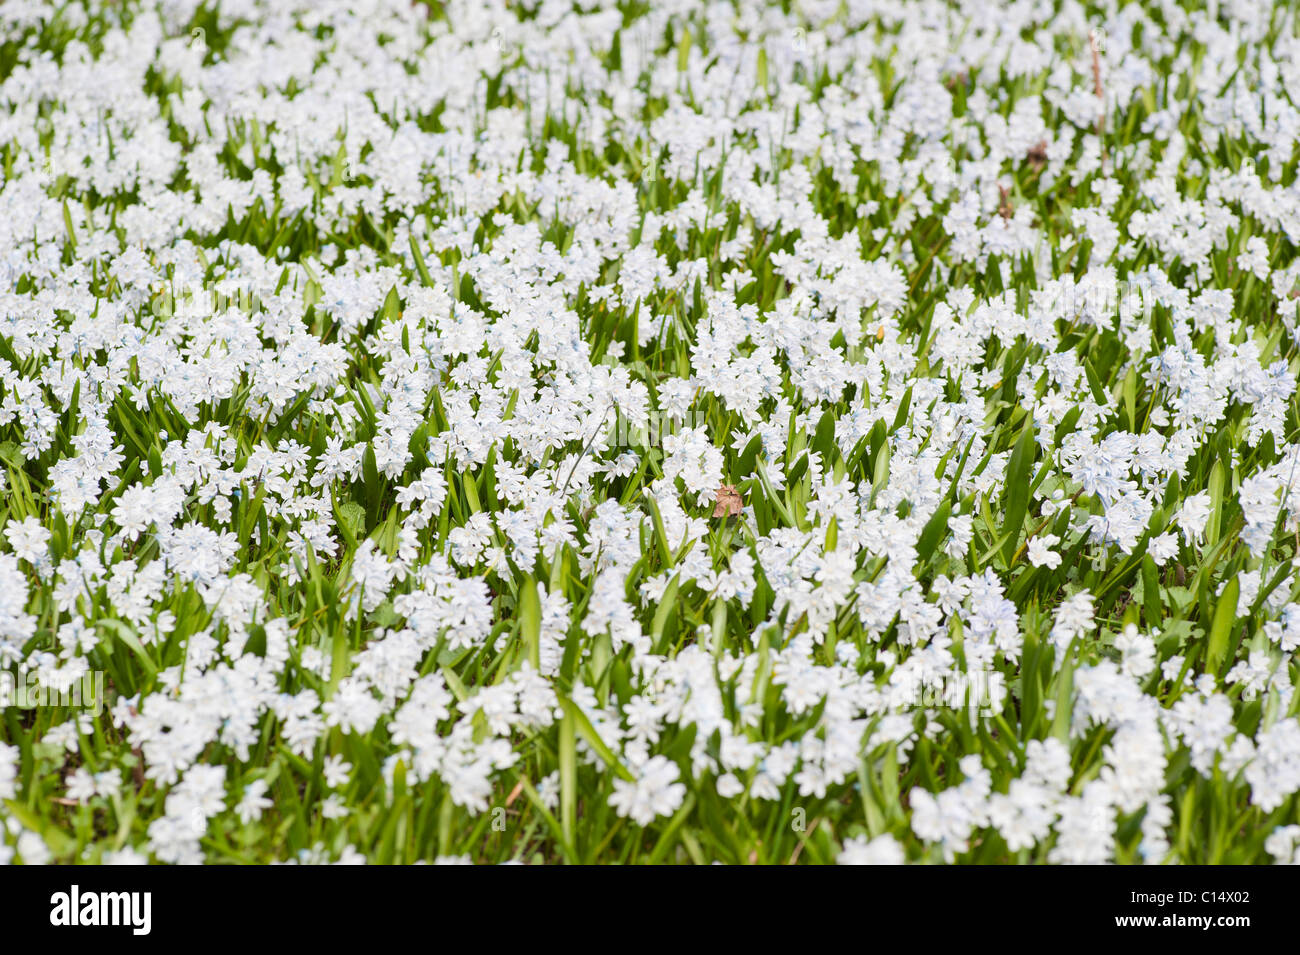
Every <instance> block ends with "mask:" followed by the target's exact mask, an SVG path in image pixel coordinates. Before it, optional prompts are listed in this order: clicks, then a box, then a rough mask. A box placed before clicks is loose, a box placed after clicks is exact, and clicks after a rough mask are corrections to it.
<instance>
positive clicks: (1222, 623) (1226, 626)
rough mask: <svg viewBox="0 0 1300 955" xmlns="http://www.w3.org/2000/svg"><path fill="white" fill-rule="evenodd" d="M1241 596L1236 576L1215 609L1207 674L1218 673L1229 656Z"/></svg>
mask: <svg viewBox="0 0 1300 955" xmlns="http://www.w3.org/2000/svg"><path fill="white" fill-rule="evenodd" d="M1240 594H1241V583H1240V581H1239V580H1238V578H1237V576H1236V575H1235V574H1234V575H1233V577H1232V579H1231V580H1230V581H1228V583H1227V584H1226V585H1224V588H1223V592H1222V593H1221V594H1219V602H1218V603H1217V604H1216V605H1215V607H1214V619H1213V621H1212V622H1211V623H1210V642H1209V647H1208V649H1207V650H1206V656H1205V663H1206V668H1207V672H1210V673H1217V672H1218V671H1219V668H1220V667H1221V666H1222V665H1223V661H1224V659H1225V658H1226V657H1227V655H1228V638H1229V637H1230V636H1231V635H1232V625H1233V623H1234V622H1235V621H1236V619H1237V598H1238V596H1240Z"/></svg>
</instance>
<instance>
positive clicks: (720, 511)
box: [713, 484, 745, 517]
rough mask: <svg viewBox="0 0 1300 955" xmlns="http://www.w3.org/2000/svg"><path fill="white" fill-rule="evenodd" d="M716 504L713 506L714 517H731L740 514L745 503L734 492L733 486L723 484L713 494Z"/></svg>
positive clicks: (738, 493) (735, 491) (738, 494)
mask: <svg viewBox="0 0 1300 955" xmlns="http://www.w3.org/2000/svg"><path fill="white" fill-rule="evenodd" d="M714 498H715V500H716V501H717V502H718V503H717V504H715V505H714V506H713V516H714V517H731V516H734V515H736V514H739V513H740V509H741V508H742V507H744V505H745V502H744V501H743V500H741V498H740V492H739V491H737V490H736V488H735V485H732V484H724V485H722V487H720V488H718V490H717V492H716V493H715V494H714Z"/></svg>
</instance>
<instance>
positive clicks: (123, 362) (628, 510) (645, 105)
mask: <svg viewBox="0 0 1300 955" xmlns="http://www.w3.org/2000/svg"><path fill="white" fill-rule="evenodd" d="M1298 91H1300V43H1298V42H1297V22H1296V18H1295V12H1294V10H1292V9H1290V8H1289V7H1284V6H1283V5H1280V4H1279V5H1274V4H1271V3H1268V2H1233V3H1228V2H1223V3H1218V2H1211V3H1210V4H1209V5H1208V6H1206V5H1204V4H1200V3H1182V4H1180V3H1174V2H1169V0H1165V2H1159V3H1149V4H1138V3H1108V4H1088V5H1080V4H1079V3H1076V2H1073V0H1065V2H1047V0H1036V2H1015V3H1010V4H1006V5H1001V4H991V3H982V2H968V3H941V2H935V0H921V2H891V0H881V2H840V0H834V2H830V0H825V2H797V3H789V4H773V5H770V6H765V5H761V4H758V3H750V2H745V0H739V2H735V3H708V4H701V3H687V2H663V3H655V4H653V5H647V4H644V3H636V2H628V3H621V4H618V5H612V4H608V3H597V2H588V3H583V2H579V3H576V4H575V3H570V2H551V0H543V2H536V3H529V2H523V3H510V4H509V5H505V4H501V3H495V4H493V3H483V2H480V0H466V2H453V3H446V4H442V3H434V4H428V5H425V4H414V5H413V4H411V3H409V2H408V0H372V2H352V0H349V2H345V3H333V2H331V3H321V2H317V0H311V2H307V0H295V2H274V3H272V2H266V3H254V2H226V0H222V2H220V3H219V4H214V3H204V4H199V3H196V2H192V0H167V2H162V3H149V2H122V3H101V2H93V3H92V2H87V3H80V2H71V3H59V4H51V3H33V2H25V0H8V2H5V3H4V4H3V5H0V104H2V105H0V109H2V110H3V113H2V115H0V160H2V161H3V175H4V183H3V188H2V190H0V210H2V211H3V219H2V221H3V225H0V246H3V258H2V260H0V271H2V272H3V275H2V276H0V475H3V479H2V483H0V489H2V497H0V668H3V670H4V673H3V675H2V676H0V695H3V699H4V701H5V702H7V703H9V705H8V706H7V707H6V708H5V709H4V710H3V718H2V720H0V723H2V724H3V725H0V819H2V820H3V822H4V826H3V830H2V831H0V860H13V861H22V862H25V863H33V862H43V861H59V862H69V861H89V862H100V861H103V862H136V861H146V860H148V861H161V862H197V861H209V862H266V861H312V862H315V861H370V862H413V861H417V860H427V861H435V860H436V861H441V862H458V861H476V862H493V861H507V860H518V861H525V862H530V861H573V862H579V861H581V862H592V861H600V862H629V863H641V862H696V863H703V862H711V861H723V862H733V863H752V862H759V863H772V862H796V861H797V862H834V861H837V860H838V861H840V862H864V861H870V862H902V861H909V862H917V863H920V862H942V861H959V862H969V863H991V862H1102V861H1116V862H1148V863H1160V862H1189V863H1195V862H1269V861H1278V862H1294V861H1297V858H1300V857H1298V856H1297V852H1298V847H1300V817H1298V815H1297V799H1296V792H1297V790H1300V721H1297V710H1298V708H1300V699H1297V697H1296V695H1295V693H1294V688H1293V684H1294V682H1295V678H1296V675H1297V669H1296V667H1297V664H1296V659H1295V651H1296V648H1297V646H1300V603H1297V602H1296V601H1297V599H1298V598H1300V581H1298V580H1297V577H1296V573H1295V570H1296V559H1297V556H1300V555H1298V554H1297V549H1298V546H1300V508H1298V507H1297V506H1296V498H1295V492H1296V491H1297V490H1300V483H1298V482H1297V473H1296V472H1297V463H1298V462H1300V447H1298V446H1297V444H1296V443H1295V441H1296V437H1297V432H1298V430H1300V405H1297V399H1296V393H1295V392H1296V387H1295V386H1296V373H1297V369H1298V368H1300V360H1298V358H1300V356H1298V354H1297V340H1298V339H1297V304H1298V299H1297V297H1298V296H1300V264H1297V262H1296V258H1295V250H1296V246H1297V243H1298V242H1300V189H1298V188H1297V185H1296V166H1297V152H1296V142H1297V134H1298V133H1300V112H1297V108H1296V105H1295V97H1296V95H1297V92H1298ZM60 693H62V695H60ZM76 694H80V695H79V696H77V695H76Z"/></svg>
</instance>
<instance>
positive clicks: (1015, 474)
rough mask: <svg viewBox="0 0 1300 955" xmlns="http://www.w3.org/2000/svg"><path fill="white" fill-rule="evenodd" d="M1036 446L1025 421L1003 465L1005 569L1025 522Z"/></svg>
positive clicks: (1029, 426)
mask: <svg viewBox="0 0 1300 955" xmlns="http://www.w3.org/2000/svg"><path fill="white" fill-rule="evenodd" d="M1037 450H1038V447H1037V445H1036V444H1035V442H1034V419H1033V418H1032V417H1030V418H1029V420H1028V421H1026V422H1025V428H1024V430H1023V431H1021V432H1020V440H1018V441H1017V442H1016V447H1015V450H1013V451H1012V452H1011V461H1010V463H1009V464H1008V465H1007V482H1006V488H1005V490H1004V491H1003V492H1002V506H1003V508H1004V509H1005V510H1006V516H1005V518H1004V519H1003V521H1002V536H1003V537H1005V538H1006V543H1005V544H1003V545H1002V556H1003V557H1004V558H1005V559H1006V563H1007V565H1008V566H1009V565H1010V564H1011V559H1012V557H1014V556H1015V553H1016V546H1017V545H1018V544H1019V543H1020V532H1021V530H1022V529H1023V526H1024V523H1025V514H1026V513H1028V511H1029V470H1030V468H1032V467H1033V465H1034V457H1035V455H1036V454H1037Z"/></svg>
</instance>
